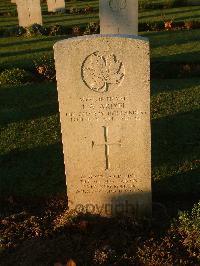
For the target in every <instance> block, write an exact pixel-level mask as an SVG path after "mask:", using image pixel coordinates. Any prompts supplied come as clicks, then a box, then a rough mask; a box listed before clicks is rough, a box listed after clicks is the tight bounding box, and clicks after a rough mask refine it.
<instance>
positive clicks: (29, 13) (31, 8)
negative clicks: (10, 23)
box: [16, 0, 42, 27]
mask: <svg viewBox="0 0 200 266" xmlns="http://www.w3.org/2000/svg"><path fill="white" fill-rule="evenodd" d="M16 4H17V12H18V19H19V26H22V27H29V26H31V25H33V24H40V25H42V12H41V6H40V0H17V1H16Z"/></svg>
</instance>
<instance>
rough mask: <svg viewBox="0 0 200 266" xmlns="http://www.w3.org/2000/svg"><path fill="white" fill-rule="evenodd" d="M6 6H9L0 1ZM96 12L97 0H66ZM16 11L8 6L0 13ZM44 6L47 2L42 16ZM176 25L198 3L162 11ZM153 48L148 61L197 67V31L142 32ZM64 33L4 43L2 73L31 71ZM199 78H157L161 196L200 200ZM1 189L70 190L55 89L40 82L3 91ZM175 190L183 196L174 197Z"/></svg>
mask: <svg viewBox="0 0 200 266" xmlns="http://www.w3.org/2000/svg"><path fill="white" fill-rule="evenodd" d="M3 3H4V4H3ZM86 4H90V5H92V6H93V7H94V8H95V9H97V8H98V1H84V2H80V1H77V2H72V3H71V2H68V3H67V6H68V7H70V6H74V5H78V6H80V7H84V6H85V5H86ZM8 7H9V8H11V10H12V9H13V8H14V6H13V5H11V4H10V3H9V1H7V0H5V1H4V2H1V4H0V11H2V10H3V11H5V10H6V8H7V9H8ZM45 11H46V6H44V5H43V12H45ZM165 11H166V12H167V13H168V15H169V16H171V15H172V14H173V15H174V16H175V19H176V20H179V19H185V18H189V17H191V14H193V15H194V16H196V15H197V16H198V14H199V12H200V9H199V8H198V7H197V6H192V7H180V8H171V9H165ZM159 12H160V10H148V11H143V12H140V21H144V20H145V19H147V20H153V21H156V20H158V19H160V17H159V16H160V13H159ZM90 19H91V20H93V19H98V17H97V14H90V15H66V14H60V15H59V14H54V15H44V21H45V24H55V23H60V24H67V25H69V24H70V25H76V24H78V23H86V22H88V21H90ZM15 23H16V18H15V17H2V20H1V22H0V26H5V25H7V26H8V27H9V26H10V25H14V24H15ZM141 35H143V36H145V37H148V38H149V40H150V45H151V61H152V63H154V62H161V63H162V64H165V62H172V63H175V64H176V63H178V62H184V63H191V62H192V63H194V64H195V63H199V62H200V30H190V31H187V30H184V31H163V32H143V33H141ZM66 37H67V36H37V37H32V38H27V37H9V38H0V69H1V70H3V69H5V68H11V67H20V68H24V69H30V70H32V69H33V61H34V60H35V59H38V58H40V57H42V56H44V55H48V56H53V49H52V46H53V44H54V43H55V42H56V41H58V40H61V39H65V38H66ZM199 89H200V79H183V80H182V79H174V80H172V79H170V80H169V79H168V80H153V81H152V100H151V102H152V155H153V175H152V176H153V180H154V182H153V188H154V192H155V194H159V195H161V194H162V195H171V194H173V195H175V194H176V195H177V194H180V195H183V194H187V195H193V196H194V195H197V194H198V193H199V192H200V187H199V185H197V184H199V176H198V175H197V169H198V166H199V160H198V154H199V152H198V149H199V147H198V145H199V140H198V136H199V132H198V129H199V128H198V125H199V124H200V123H199V122H200V121H199V117H198V115H199V107H200V92H199V91H200V90H199ZM0 127H1V131H0V156H1V157H0V167H1V170H0V172H1V178H2V181H1V184H2V186H1V189H2V193H3V194H5V195H11V194H13V195H21V196H23V195H24V196H25V195H26V196H27V195H35V196H36V195H38V196H39V195H44V196H45V195H55V194H59V193H60V192H62V193H65V189H66V187H65V177H64V166H63V156H62V147H61V134H60V124H59V114H58V103H57V93H56V85H55V84H54V83H36V84H31V85H27V86H19V87H3V88H1V89H0ZM177 191H178V193H177Z"/></svg>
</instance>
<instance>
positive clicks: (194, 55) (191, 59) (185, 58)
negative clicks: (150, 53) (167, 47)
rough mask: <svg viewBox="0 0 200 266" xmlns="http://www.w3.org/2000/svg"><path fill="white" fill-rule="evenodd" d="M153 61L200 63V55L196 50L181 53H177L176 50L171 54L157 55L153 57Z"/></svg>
mask: <svg viewBox="0 0 200 266" xmlns="http://www.w3.org/2000/svg"><path fill="white" fill-rule="evenodd" d="M152 62H153V63H155V62H163V63H164V62H169V63H170V62H171V63H173V62H175V63H179V62H182V63H186V64H187V63H195V62H196V63H199V62H200V56H199V51H195V52H185V53H179V54H177V53H176V51H174V54H170V55H160V54H159V55H157V56H155V57H153V59H152Z"/></svg>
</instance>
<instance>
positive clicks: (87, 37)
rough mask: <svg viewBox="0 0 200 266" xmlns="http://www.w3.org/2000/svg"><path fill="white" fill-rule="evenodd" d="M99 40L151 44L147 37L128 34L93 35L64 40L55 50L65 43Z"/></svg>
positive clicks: (57, 43) (59, 42) (58, 43)
mask: <svg viewBox="0 0 200 266" xmlns="http://www.w3.org/2000/svg"><path fill="white" fill-rule="evenodd" d="M97 38H110V39H112V38H118V39H131V40H136V41H137V40H138V41H143V42H147V43H149V39H148V38H146V37H142V36H138V35H128V34H92V35H85V36H79V37H72V38H68V39H64V40H61V41H58V42H56V43H55V44H54V46H53V48H54V49H55V48H56V46H57V45H58V46H59V45H62V43H65V42H73V41H84V40H90V39H97Z"/></svg>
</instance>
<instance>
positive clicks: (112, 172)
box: [54, 35, 151, 216]
mask: <svg viewBox="0 0 200 266" xmlns="http://www.w3.org/2000/svg"><path fill="white" fill-rule="evenodd" d="M54 50H55V62H56V72H57V83H58V97H59V108H60V118H61V128H62V140H63V148H64V159H65V169H66V177H67V194H68V200H69V207H70V208H71V209H76V210H79V211H86V210H87V211H91V212H96V213H101V214H104V215H115V214H117V213H119V212H123V213H124V214H131V215H136V216H138V215H143V214H149V213H150V212H151V158H150V157H151V156H150V154H151V148H150V139H151V137H150V82H149V68H150V66H149V65H150V63H149V61H150V60H149V43H148V41H147V40H146V39H144V38H136V37H130V36H123V35H93V36H86V37H78V38H72V39H68V40H64V41H60V42H57V43H56V44H55V46H54Z"/></svg>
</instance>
